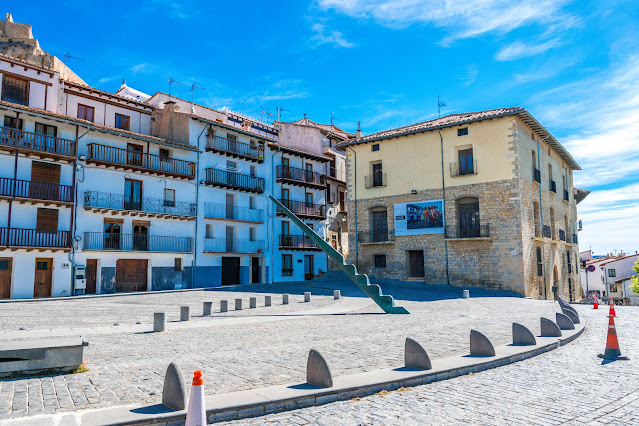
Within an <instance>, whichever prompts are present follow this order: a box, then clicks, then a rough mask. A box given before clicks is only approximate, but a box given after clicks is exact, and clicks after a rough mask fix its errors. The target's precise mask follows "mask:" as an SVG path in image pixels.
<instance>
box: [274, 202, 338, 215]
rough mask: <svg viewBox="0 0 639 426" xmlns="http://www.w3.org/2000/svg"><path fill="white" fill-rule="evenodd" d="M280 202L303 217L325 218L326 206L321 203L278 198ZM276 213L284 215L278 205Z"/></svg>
mask: <svg viewBox="0 0 639 426" xmlns="http://www.w3.org/2000/svg"><path fill="white" fill-rule="evenodd" d="M280 203H282V204H283V205H284V207H286V208H287V209H289V210H290V211H292V212H293V213H295V214H296V215H297V216H299V217H301V218H304V219H317V220H323V219H326V206H324V205H323V204H312V203H306V202H304V201H293V200H285V199H281V198H280ZM277 214H278V215H279V216H284V212H283V211H281V210H280V209H279V207H278V209H277Z"/></svg>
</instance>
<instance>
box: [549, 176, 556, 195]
mask: <svg viewBox="0 0 639 426" xmlns="http://www.w3.org/2000/svg"><path fill="white" fill-rule="evenodd" d="M548 189H549V190H550V192H554V193H555V194H556V193H557V184H556V183H555V181H554V180H552V179H549V182H548Z"/></svg>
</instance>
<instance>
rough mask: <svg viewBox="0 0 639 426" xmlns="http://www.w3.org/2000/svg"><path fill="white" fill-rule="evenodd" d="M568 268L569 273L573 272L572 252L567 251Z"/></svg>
mask: <svg viewBox="0 0 639 426" xmlns="http://www.w3.org/2000/svg"><path fill="white" fill-rule="evenodd" d="M566 268H567V269H568V273H569V274H570V273H571V272H572V263H571V261H570V253H566Z"/></svg>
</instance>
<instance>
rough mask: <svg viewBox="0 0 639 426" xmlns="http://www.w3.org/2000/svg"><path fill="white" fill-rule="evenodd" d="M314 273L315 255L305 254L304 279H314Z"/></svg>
mask: <svg viewBox="0 0 639 426" xmlns="http://www.w3.org/2000/svg"><path fill="white" fill-rule="evenodd" d="M314 275H315V256H313V255H309V254H307V255H305V256H304V279H305V280H312V279H313V276H314Z"/></svg>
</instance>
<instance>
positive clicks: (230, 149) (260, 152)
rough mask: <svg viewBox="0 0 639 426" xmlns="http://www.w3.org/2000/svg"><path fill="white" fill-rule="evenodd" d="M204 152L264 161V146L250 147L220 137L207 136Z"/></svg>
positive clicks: (259, 161)
mask: <svg viewBox="0 0 639 426" xmlns="http://www.w3.org/2000/svg"><path fill="white" fill-rule="evenodd" d="M206 150H207V151H211V152H219V153H221V154H224V155H227V156H230V157H238V158H244V159H247V160H249V161H257V162H258V163H261V162H263V161H264V145H263V144H259V145H250V144H247V143H244V142H238V141H234V140H231V139H227V138H223V137H221V136H209V137H207V138H206Z"/></svg>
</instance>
